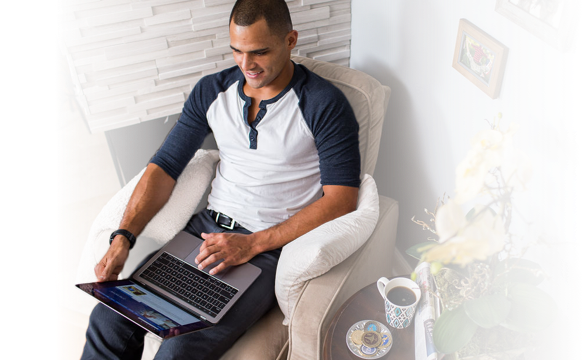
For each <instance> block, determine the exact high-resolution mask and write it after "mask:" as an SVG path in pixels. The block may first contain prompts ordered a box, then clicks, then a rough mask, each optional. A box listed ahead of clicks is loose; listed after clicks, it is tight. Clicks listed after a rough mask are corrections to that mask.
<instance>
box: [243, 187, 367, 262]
mask: <svg viewBox="0 0 585 360" xmlns="http://www.w3.org/2000/svg"><path fill="white" fill-rule="evenodd" d="M323 190H324V193H325V195H324V196H323V197H322V198H320V199H319V200H317V201H315V202H314V203H313V204H311V205H309V206H307V207H306V208H304V209H302V210H301V211H299V212H298V213H296V214H295V215H294V216H292V217H291V218H290V219H288V220H286V221H284V222H282V223H280V224H278V225H275V226H273V227H271V228H269V229H266V230H263V231H259V232H257V233H254V234H253V235H254V241H253V244H254V245H253V246H254V247H255V251H254V252H257V253H261V252H265V251H269V250H273V249H278V248H280V247H282V246H284V245H286V244H288V243H289V242H291V241H293V240H294V239H296V238H298V237H300V236H302V235H304V234H306V233H308V232H309V231H311V230H313V229H315V228H317V227H319V226H320V225H322V224H324V223H326V222H328V221H331V220H333V219H336V218H338V217H340V216H343V215H345V214H347V213H350V212H352V211H354V210H355V209H356V207H357V198H358V188H353V187H347V186H331V185H330V186H324V187H323Z"/></svg>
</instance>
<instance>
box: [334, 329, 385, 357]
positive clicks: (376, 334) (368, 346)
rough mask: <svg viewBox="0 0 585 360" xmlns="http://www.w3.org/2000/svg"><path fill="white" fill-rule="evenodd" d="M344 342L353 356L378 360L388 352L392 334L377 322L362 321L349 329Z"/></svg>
mask: <svg viewBox="0 0 585 360" xmlns="http://www.w3.org/2000/svg"><path fill="white" fill-rule="evenodd" d="M345 342H346V343H347V347H348V348H349V350H351V352H352V353H353V354H354V355H355V356H357V357H359V358H362V359H378V358H381V357H382V356H384V355H386V354H387V353H388V351H390V348H391V347H392V334H391V333H390V330H388V328H387V327H386V326H384V324H382V323H380V322H379V321H374V320H362V321H358V322H357V323H355V324H353V325H352V326H351V327H350V328H349V330H348V331H347V335H346V337H345Z"/></svg>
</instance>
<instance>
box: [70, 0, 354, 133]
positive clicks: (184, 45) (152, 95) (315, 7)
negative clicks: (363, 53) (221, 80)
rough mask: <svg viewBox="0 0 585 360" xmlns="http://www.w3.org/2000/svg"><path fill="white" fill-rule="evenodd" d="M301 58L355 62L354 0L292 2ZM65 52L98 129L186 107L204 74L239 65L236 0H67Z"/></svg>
mask: <svg viewBox="0 0 585 360" xmlns="http://www.w3.org/2000/svg"><path fill="white" fill-rule="evenodd" d="M286 1H287V4H288V6H289V8H290V11H291V18H292V21H293V24H294V26H295V29H297V30H299V40H298V46H297V48H296V50H295V54H296V55H302V56H307V57H311V58H315V59H320V60H324V61H331V62H336V63H341V64H345V65H348V64H349V44H350V26H351V14H350V0H286ZM63 3H64V6H63V15H62V24H61V27H62V33H63V52H64V53H65V54H66V55H67V57H68V60H69V64H70V66H71V73H72V75H73V76H72V77H73V80H74V83H75V85H76V90H77V91H76V92H77V97H78V101H79V103H80V104H81V106H82V108H83V110H84V115H85V118H86V121H87V122H88V126H89V128H90V130H91V131H92V132H96V131H106V130H112V129H118V128H121V127H125V126H130V125H135V124H138V123H141V122H145V121H149V120H154V119H159V118H163V117H166V116H169V115H174V114H178V113H180V112H181V110H182V107H183V103H184V102H185V100H186V98H187V96H189V93H190V92H191V89H192V88H193V86H194V85H195V83H197V81H198V80H199V79H200V78H201V77H202V76H205V75H207V74H210V73H215V72H218V71H220V70H223V69H226V68H228V67H231V66H233V65H235V62H234V60H233V57H232V51H231V49H230V47H229V31H228V27H227V24H228V19H229V15H230V12H231V9H232V7H233V4H234V3H235V0H192V1H185V0H148V1H137V0H105V1H82V0H65V1H64V2H63Z"/></svg>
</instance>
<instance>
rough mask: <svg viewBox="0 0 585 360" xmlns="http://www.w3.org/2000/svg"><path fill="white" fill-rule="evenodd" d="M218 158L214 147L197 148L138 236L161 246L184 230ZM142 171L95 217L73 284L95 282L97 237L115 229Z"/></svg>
mask: <svg viewBox="0 0 585 360" xmlns="http://www.w3.org/2000/svg"><path fill="white" fill-rule="evenodd" d="M218 160H219V152H218V151H217V150H199V151H197V153H196V154H195V156H194V157H193V159H191V161H190V162H189V164H188V165H187V167H186V168H185V170H184V171H183V173H182V174H181V176H180V177H179V178H178V179H177V182H176V184H175V187H174V188H173V190H172V192H171V194H170V197H169V200H168V201H167V203H166V204H165V206H163V208H162V209H161V210H160V211H159V212H158V213H157V214H156V215H155V216H154V217H153V218H152V219H151V220H150V222H148V224H147V225H146V226H145V227H144V229H143V231H142V232H141V233H140V234H139V235H138V236H142V237H147V238H150V239H152V240H154V241H155V242H156V243H158V244H161V245H162V244H165V243H167V242H168V241H170V240H171V239H172V238H173V237H174V236H175V235H176V234H177V233H179V231H181V230H183V229H184V227H185V225H186V224H187V222H188V221H189V219H190V218H191V216H192V215H193V213H194V212H195V209H196V208H197V205H198V204H199V202H200V201H201V198H202V197H203V194H204V193H205V191H206V190H207V187H208V186H209V183H210V181H211V177H212V176H213V172H214V168H215V163H216V162H217V161H218ZM145 170H146V169H143V170H142V171H141V172H140V173H139V174H138V175H136V176H135V177H134V178H133V179H132V180H130V182H128V183H127V184H126V185H125V186H124V187H123V188H122V189H120V191H118V192H117V193H116V194H115V195H114V196H113V197H112V199H110V200H109V201H108V203H107V204H106V205H105V206H104V207H103V208H102V210H101V211H100V213H99V214H98V216H97V217H96V219H95V220H94V222H93V224H92V226H91V228H90V230H89V235H88V238H87V241H86V243H85V246H84V248H83V251H82V254H81V258H80V262H79V267H78V270H77V277H76V280H75V281H76V283H83V282H89V281H95V274H94V268H95V266H96V265H97V262H98V261H99V260H100V259H96V256H95V249H96V240H97V239H98V238H99V237H100V236H101V235H102V233H103V232H104V231H112V229H117V228H118V226H119V224H120V222H121V221H122V217H123V215H124V211H125V210H126V205H127V204H128V201H129V200H130V196H131V195H132V192H133V191H134V188H135V187H136V184H137V183H138V181H139V180H140V178H141V177H142V175H143V174H144V171H145Z"/></svg>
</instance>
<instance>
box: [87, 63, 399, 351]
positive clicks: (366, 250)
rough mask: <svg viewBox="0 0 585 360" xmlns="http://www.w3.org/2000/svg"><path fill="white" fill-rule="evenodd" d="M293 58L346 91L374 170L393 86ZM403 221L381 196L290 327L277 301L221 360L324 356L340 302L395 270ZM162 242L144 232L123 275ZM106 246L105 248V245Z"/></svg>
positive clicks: (150, 347)
mask: <svg viewBox="0 0 585 360" xmlns="http://www.w3.org/2000/svg"><path fill="white" fill-rule="evenodd" d="M292 60H293V61H295V62H296V63H300V64H303V65H304V66H306V67H307V68H308V69H310V70H312V71H313V72H315V73H316V74H318V75H320V76H321V77H323V78H325V79H327V80H328V81H330V82H331V83H333V84H334V85H335V86H337V87H338V88H340V89H341V90H342V91H343V93H344V94H345V95H346V97H347V98H348V100H349V102H350V104H351V106H352V108H353V110H354V113H355V115H356V118H357V119H358V122H359V125H360V130H359V140H360V152H361V163H362V174H363V175H364V174H369V175H372V174H373V172H374V168H375V166H376V161H377V158H378V149H379V145H380V136H381V132H382V124H383V121H384V116H385V112H386V108H387V105H388V100H389V97H390V88H389V87H387V86H383V85H381V84H380V83H379V82H378V81H377V80H375V79H374V78H372V77H371V76H369V75H367V74H365V73H362V72H360V71H357V70H353V69H349V68H347V67H344V66H340V65H335V64H331V63H327V62H322V61H317V60H313V59H308V58H302V57H296V56H293V57H292ZM205 199H206V197H205V196H204V197H203V201H202V202H203V204H199V206H198V209H200V208H202V207H203V206H204V205H205ZM397 221H398V202H397V201H395V200H393V199H391V198H388V197H384V196H379V217H378V222H377V225H376V227H375V229H374V230H373V233H372V235H371V236H370V237H369V239H368V240H367V241H366V242H365V244H364V245H362V246H361V247H360V248H359V249H358V250H357V251H355V252H354V253H353V254H352V255H350V256H349V257H348V258H346V259H345V260H344V261H342V262H341V263H339V264H337V265H336V266H334V267H332V268H331V269H330V270H329V271H328V272H326V273H325V274H323V275H321V276H318V277H315V278H313V279H311V280H308V281H306V282H305V283H304V285H303V287H302V291H301V294H300V296H299V298H298V300H297V301H296V304H295V306H294V310H293V311H292V313H291V314H289V315H290V321H289V324H288V326H285V325H283V320H284V315H283V312H282V311H281V309H280V308H279V307H278V306H276V307H275V308H273V309H272V310H271V311H270V312H268V313H267V314H266V315H265V316H264V317H263V318H261V319H260V320H259V322H258V323H256V324H254V325H253V326H252V327H251V328H250V329H248V331H247V332H246V333H245V334H244V335H243V336H242V337H241V338H240V339H239V340H238V341H237V342H236V343H235V344H234V345H233V346H232V348H231V349H230V350H229V351H228V352H227V353H225V354H224V356H222V358H221V360H233V359H254V360H264V359H266V360H268V359H270V360H275V359H277V360H283V359H291V360H292V359H294V360H298V359H306V360H316V359H321V355H322V347H323V340H324V337H325V333H326V331H327V327H328V324H329V322H330V321H331V319H332V317H333V315H334V314H335V312H336V311H337V309H338V308H339V307H340V305H341V304H343V302H345V301H346V300H347V299H348V298H349V297H350V296H351V295H353V294H354V293H355V292H356V291H358V290H360V289H361V288H362V287H364V286H365V285H367V284H370V283H372V282H374V281H376V280H377V279H378V278H380V277H381V276H388V275H390V274H391V270H392V269H391V268H392V261H391V259H392V258H393V253H394V244H395V240H396V226H397ZM88 247H89V248H90V249H89V250H88V249H87V248H88ZM157 247H160V245H159V244H156V243H155V242H154V241H152V240H151V239H148V238H146V237H143V236H141V239H139V241H138V242H137V246H136V247H135V248H134V249H133V250H132V252H131V257H130V258H129V260H128V262H127V264H126V267H125V270H124V272H123V274H122V275H123V276H128V275H129V274H130V271H132V270H133V269H134V267H135V264H137V262H139V261H140V260H141V259H142V258H144V256H146V254H148V253H149V252H150V251H153V250H155V249H156V248H157ZM100 251H104V250H103V246H102V248H101V250H100ZM85 252H86V253H88V252H94V258H100V256H99V254H97V253H98V252H99V251H98V250H97V248H96V247H95V246H92V245H86V251H85ZM84 262H85V263H87V262H88V260H87V259H86V260H82V264H81V265H80V270H81V271H86V273H87V270H88V269H90V268H91V269H92V268H93V264H83V263H84ZM90 262H91V261H90ZM279 266H280V265H279ZM83 268H84V269H85V270H83ZM159 345H160V341H159V340H158V339H157V338H155V337H154V336H150V334H149V335H147V339H146V341H145V351H144V353H143V357H142V358H143V359H152V358H153V357H154V354H155V353H156V350H157V349H158V346H159Z"/></svg>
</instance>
